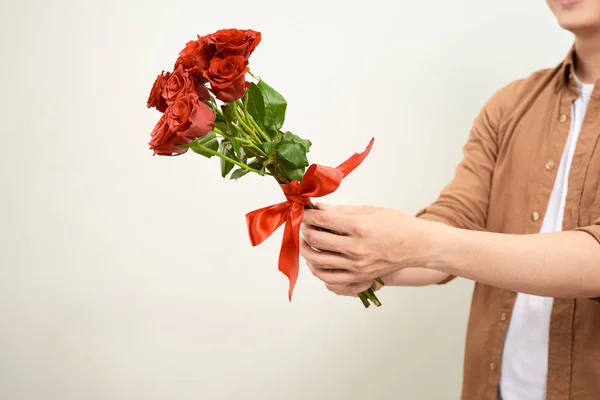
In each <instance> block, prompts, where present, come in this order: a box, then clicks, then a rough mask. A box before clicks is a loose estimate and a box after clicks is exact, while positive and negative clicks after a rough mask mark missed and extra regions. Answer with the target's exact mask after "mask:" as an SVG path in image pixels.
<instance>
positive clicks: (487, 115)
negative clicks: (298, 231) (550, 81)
mask: <svg viewBox="0 0 600 400" xmlns="http://www.w3.org/2000/svg"><path fill="white" fill-rule="evenodd" d="M519 82H520V81H514V82H512V83H510V84H509V85H507V86H506V87H504V88H502V89H500V90H498V91H497V92H496V93H494V95H493V96H492V97H491V98H490V99H489V100H488V101H487V103H486V104H485V105H484V107H483V108H482V110H481V111H480V113H479V115H478V116H477V118H475V121H474V122H473V127H472V129H471V132H470V134H469V138H468V140H467V142H466V143H465V145H464V147H463V159H462V160H461V162H460V163H459V164H458V165H457V167H456V170H455V174H454V178H453V179H452V181H451V182H450V183H448V184H447V185H446V186H445V187H444V188H443V189H442V191H441V192H440V194H439V196H438V198H437V199H436V201H435V202H433V203H432V204H430V205H429V206H427V207H425V208H423V209H422V210H420V211H419V212H418V213H417V214H416V216H417V217H419V218H421V219H425V220H429V221H435V222H441V223H443V224H445V225H448V226H451V227H455V228H461V229H468V230H472V231H484V230H485V229H486V222H487V210H488V201H489V196H490V190H491V185H492V175H493V170H494V167H495V164H496V157H497V155H498V130H499V125H500V120H501V118H502V116H503V114H504V113H505V112H506V109H507V106H506V104H507V103H508V102H509V101H510V99H511V98H513V97H514V96H515V92H516V87H517V86H518V84H519ZM454 277H455V276H454V275H452V274H451V273H445V272H441V271H436V272H435V273H434V272H433V271H431V270H428V269H427V268H411V269H407V270H400V271H398V272H397V273H395V274H391V275H390V276H389V277H387V281H389V282H390V283H389V284H390V286H425V285H431V284H444V283H447V282H450V281H451V280H452V279H454ZM386 284H387V282H386Z"/></svg>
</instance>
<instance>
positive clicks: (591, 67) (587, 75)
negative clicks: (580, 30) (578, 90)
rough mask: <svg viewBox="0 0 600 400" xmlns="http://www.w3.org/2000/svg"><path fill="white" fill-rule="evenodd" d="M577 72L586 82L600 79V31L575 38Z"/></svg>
mask: <svg viewBox="0 0 600 400" xmlns="http://www.w3.org/2000/svg"><path fill="white" fill-rule="evenodd" d="M575 57H576V61H575V73H576V74H577V78H578V79H579V80H580V81H582V82H584V83H595V82H596V81H598V80H599V79H600V33H599V34H597V35H590V36H585V37H577V38H576V39H575Z"/></svg>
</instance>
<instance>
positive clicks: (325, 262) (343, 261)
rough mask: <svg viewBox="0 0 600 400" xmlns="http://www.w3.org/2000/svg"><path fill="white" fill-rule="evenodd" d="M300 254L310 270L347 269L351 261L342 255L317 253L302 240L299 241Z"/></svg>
mask: <svg viewBox="0 0 600 400" xmlns="http://www.w3.org/2000/svg"><path fill="white" fill-rule="evenodd" d="M300 254H301V255H302V257H304V259H305V260H306V262H307V263H309V264H310V265H311V269H317V268H319V269H321V268H323V269H332V270H335V269H338V270H339V269H341V270H344V269H347V268H348V266H349V265H350V264H351V262H352V261H351V260H349V259H348V258H347V257H345V256H344V255H343V254H335V253H330V252H326V251H325V252H322V251H317V250H315V249H313V248H312V247H310V246H309V245H308V243H306V241H305V240H304V239H300Z"/></svg>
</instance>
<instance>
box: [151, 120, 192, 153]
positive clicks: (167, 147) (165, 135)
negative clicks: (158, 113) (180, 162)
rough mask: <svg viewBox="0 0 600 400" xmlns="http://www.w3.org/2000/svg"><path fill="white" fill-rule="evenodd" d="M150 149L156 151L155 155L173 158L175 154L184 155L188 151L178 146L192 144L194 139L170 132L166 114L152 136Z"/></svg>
mask: <svg viewBox="0 0 600 400" xmlns="http://www.w3.org/2000/svg"><path fill="white" fill-rule="evenodd" d="M150 136H151V139H150V143H148V144H149V145H150V149H152V150H154V155H159V156H172V155H173V154H183V153H185V152H186V151H187V149H182V148H180V147H177V146H181V145H185V144H190V143H191V142H192V141H193V140H194V139H192V138H188V137H184V136H179V135H177V134H175V133H173V132H172V131H171V130H169V125H168V124H167V119H166V117H165V114H163V116H162V117H161V118H160V120H159V121H158V123H157V124H156V126H155V127H154V130H153V131H152V134H151V135H150Z"/></svg>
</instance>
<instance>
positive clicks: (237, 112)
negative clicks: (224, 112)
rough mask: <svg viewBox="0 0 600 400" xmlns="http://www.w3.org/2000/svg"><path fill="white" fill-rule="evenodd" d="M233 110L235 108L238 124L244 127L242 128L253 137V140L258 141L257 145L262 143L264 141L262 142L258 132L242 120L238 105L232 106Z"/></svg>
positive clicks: (234, 113) (234, 112)
mask: <svg viewBox="0 0 600 400" xmlns="http://www.w3.org/2000/svg"><path fill="white" fill-rule="evenodd" d="M232 108H233V115H234V116H235V118H236V119H237V120H238V122H239V123H240V125H242V127H243V128H244V129H245V130H246V132H247V133H249V134H250V135H252V136H253V139H256V140H257V142H256V143H261V142H262V140H260V138H259V137H258V136H257V135H256V132H254V129H253V128H252V127H250V126H249V125H248V124H247V123H246V121H244V119H243V118H242V116H241V115H240V112H239V111H238V107H237V103H235V104H232Z"/></svg>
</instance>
